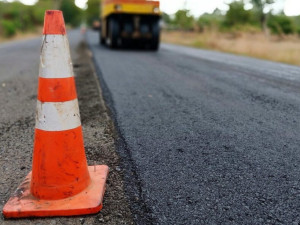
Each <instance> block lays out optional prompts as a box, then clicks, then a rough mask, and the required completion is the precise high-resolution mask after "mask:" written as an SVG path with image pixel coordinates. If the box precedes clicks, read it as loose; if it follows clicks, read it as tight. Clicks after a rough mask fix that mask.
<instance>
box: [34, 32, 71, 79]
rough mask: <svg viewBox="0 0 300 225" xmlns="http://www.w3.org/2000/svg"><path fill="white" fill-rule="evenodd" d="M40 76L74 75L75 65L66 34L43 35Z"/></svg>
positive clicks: (58, 76)
mask: <svg viewBox="0 0 300 225" xmlns="http://www.w3.org/2000/svg"><path fill="white" fill-rule="evenodd" d="M39 76H40V77H43V78H66V77H72V76H73V65H72V60H71V56H70V50H69V42H68V39H67V36H66V35H58V34H57V35H56V34H55V35H54V34H47V35H44V36H43V43H42V52H41V63H40V73H39Z"/></svg>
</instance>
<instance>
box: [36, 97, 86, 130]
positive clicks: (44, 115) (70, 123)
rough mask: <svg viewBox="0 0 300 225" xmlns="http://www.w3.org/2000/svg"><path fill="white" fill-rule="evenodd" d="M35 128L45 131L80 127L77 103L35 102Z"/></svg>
mask: <svg viewBox="0 0 300 225" xmlns="http://www.w3.org/2000/svg"><path fill="white" fill-rule="evenodd" d="M35 122H36V125H35V127H36V128H37V129H40V130H45V131H63V130H70V129H74V128H76V127H79V126H80V125H81V122H80V115H79V108H78V101H77V99H74V100H72V101H67V102H40V101H39V100H38V101H37V110H36V120H35Z"/></svg>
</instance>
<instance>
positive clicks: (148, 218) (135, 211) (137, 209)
mask: <svg viewBox="0 0 300 225" xmlns="http://www.w3.org/2000/svg"><path fill="white" fill-rule="evenodd" d="M85 42H86V45H87V47H88V49H89V51H90V52H91V54H90V57H91V59H92V63H93V67H94V69H95V71H96V75H97V78H98V79H97V80H98V83H99V84H98V85H99V87H100V88H101V89H102V95H103V99H104V101H105V105H106V107H107V109H108V114H109V116H110V117H111V119H112V121H113V123H114V124H113V129H114V132H115V135H116V150H117V153H118V154H119V156H120V162H121V165H120V166H121V168H122V170H123V174H124V184H125V185H124V189H125V194H126V195H127V197H128V200H129V203H130V208H131V212H132V215H133V218H134V221H135V223H136V224H138V225H139V224H140V225H153V224H157V223H156V219H155V218H153V212H152V210H151V209H150V208H149V207H148V206H147V204H146V198H145V194H144V193H143V184H142V181H141V180H140V178H139V176H138V173H137V171H138V169H137V167H136V165H135V163H134V161H133V159H132V156H131V151H130V149H129V147H128V145H127V143H126V140H125V138H124V136H123V134H122V131H121V129H120V127H119V125H118V121H117V112H116V110H115V107H114V105H115V104H114V101H113V98H112V93H111V91H110V89H109V88H108V86H107V84H106V82H105V80H104V77H103V73H102V71H101V69H100V67H101V66H100V65H97V62H96V59H95V57H94V51H93V49H92V46H91V44H90V43H89V42H88V38H87V37H85Z"/></svg>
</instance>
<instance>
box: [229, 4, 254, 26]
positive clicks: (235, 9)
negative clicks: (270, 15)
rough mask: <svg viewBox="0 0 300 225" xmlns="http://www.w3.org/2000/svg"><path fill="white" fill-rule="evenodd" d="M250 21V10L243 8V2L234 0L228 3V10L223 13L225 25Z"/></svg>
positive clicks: (248, 22)
mask: <svg viewBox="0 0 300 225" xmlns="http://www.w3.org/2000/svg"><path fill="white" fill-rule="evenodd" d="M250 23H251V11H250V10H245V5H244V2H242V1H236V2H232V3H231V4H229V10H228V11H227V13H226V15H225V21H224V25H225V26H235V25H242V24H250Z"/></svg>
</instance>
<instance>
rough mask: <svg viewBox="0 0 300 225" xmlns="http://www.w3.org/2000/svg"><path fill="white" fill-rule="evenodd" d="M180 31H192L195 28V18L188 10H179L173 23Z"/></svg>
mask: <svg viewBox="0 0 300 225" xmlns="http://www.w3.org/2000/svg"><path fill="white" fill-rule="evenodd" d="M172 22H173V23H174V24H175V25H176V26H177V27H178V28H179V29H184V30H191V29H193V27H194V17H193V16H192V15H190V11H189V10H186V9H181V10H178V11H177V12H176V13H175V18H174V20H173V21H172Z"/></svg>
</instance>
